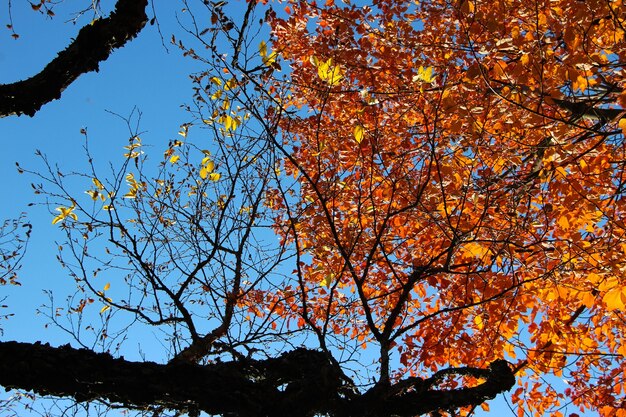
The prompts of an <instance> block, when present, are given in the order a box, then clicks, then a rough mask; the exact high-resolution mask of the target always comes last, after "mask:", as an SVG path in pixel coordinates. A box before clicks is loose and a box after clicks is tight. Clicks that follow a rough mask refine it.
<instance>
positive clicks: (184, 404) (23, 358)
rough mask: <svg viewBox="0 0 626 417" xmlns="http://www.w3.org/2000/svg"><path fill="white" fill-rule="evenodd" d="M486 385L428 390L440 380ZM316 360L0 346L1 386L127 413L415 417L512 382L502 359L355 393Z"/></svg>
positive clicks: (299, 354)
mask: <svg viewBox="0 0 626 417" xmlns="http://www.w3.org/2000/svg"><path fill="white" fill-rule="evenodd" d="M444 374H445V375H452V374H454V375H472V376H476V377H480V378H483V379H484V380H485V382H483V383H482V384H480V385H478V386H475V387H470V388H459V389H454V390H445V389H436V385H437V384H439V382H441V380H442V375H444ZM342 375H343V374H342V372H341V370H340V369H338V368H337V366H336V365H334V364H333V362H332V361H331V360H330V358H329V357H328V356H327V355H326V354H325V353H322V352H319V351H315V350H309V349H296V350H294V351H291V352H287V353H283V354H281V355H280V356H278V357H276V358H270V359H266V360H254V359H242V360H239V361H233V362H215V363H212V364H208V365H204V366H200V365H194V364H189V363H181V362H173V363H170V364H157V363H154V362H131V361H127V360H125V359H124V358H113V357H112V356H111V355H109V354H106V353H95V352H92V351H90V350H86V349H74V348H71V347H70V346H69V345H67V346H61V347H58V348H55V347H51V346H49V345H47V344H41V343H35V344H29V343H18V342H0V385H2V386H4V387H5V388H7V389H21V390H28V391H33V392H35V393H36V394H39V395H50V396H57V397H70V398H73V399H75V400H76V401H93V400H104V401H109V402H113V403H116V404H119V405H122V406H124V407H127V408H132V409H146V408H149V407H159V406H160V407H164V408H168V409H173V410H180V411H186V412H192V413H193V412H196V411H205V412H206V413H208V414H220V415H226V416H313V415H316V414H327V415H331V416H340V417H344V416H345V417H349V416H355V417H356V416H391V415H397V416H406V417H408V416H415V415H420V414H426V413H429V412H433V411H437V410H448V409H455V408H458V407H463V406H471V405H479V404H481V403H482V402H484V401H485V400H486V399H490V398H494V397H495V396H496V395H497V394H499V393H501V392H504V391H507V390H509V389H510V388H511V387H512V386H513V384H514V382H515V377H514V375H513V372H512V370H511V368H510V367H509V366H508V364H507V363H506V362H505V361H496V362H494V363H493V364H492V365H491V366H490V367H489V368H488V369H479V368H450V369H447V370H444V371H439V372H438V373H436V374H435V375H434V376H433V377H431V378H429V379H426V380H423V379H420V378H410V379H408V380H404V381H400V382H398V383H397V384H395V385H388V386H384V387H381V386H376V387H374V388H372V389H370V390H369V391H367V392H365V393H363V394H360V393H357V392H356V390H355V389H354V387H352V386H349V384H348V382H347V380H346V378H344V377H343V376H342Z"/></svg>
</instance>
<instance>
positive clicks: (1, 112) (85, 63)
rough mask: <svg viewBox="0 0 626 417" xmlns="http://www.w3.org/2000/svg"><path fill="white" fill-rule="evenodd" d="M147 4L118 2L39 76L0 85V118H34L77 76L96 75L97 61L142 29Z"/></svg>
mask: <svg viewBox="0 0 626 417" xmlns="http://www.w3.org/2000/svg"><path fill="white" fill-rule="evenodd" d="M147 5H148V0H118V2H117V3H116V5H115V10H114V11H113V12H112V13H111V15H110V16H109V17H107V18H104V19H98V20H95V21H94V22H93V23H92V24H89V25H86V26H84V27H83V28H82V29H81V30H80V31H79V32H78V35H77V36H76V39H74V41H73V42H72V43H71V44H70V45H69V46H68V47H67V48H66V49H64V50H63V51H61V52H59V54H58V56H57V57H56V58H54V59H53V60H52V61H50V63H48V65H46V67H45V68H44V69H43V70H42V71H41V72H40V73H38V74H36V75H34V76H32V77H30V78H28V79H26V80H22V81H17V82H14V83H12V84H2V85H0V117H6V116H10V115H18V116H20V115H22V114H25V115H27V116H34V115H35V113H36V112H37V111H39V109H41V107H42V106H43V105H44V104H46V103H49V102H51V101H53V100H57V99H59V98H60V97H61V93H62V92H63V91H64V90H65V89H66V88H67V87H68V86H69V85H70V84H71V83H73V82H74V81H75V80H76V79H77V78H78V77H79V76H80V75H82V74H84V73H87V72H91V71H96V72H97V71H98V69H99V64H100V62H103V61H105V60H106V59H107V58H108V57H109V55H110V54H111V52H112V51H113V50H114V49H116V48H120V47H122V46H124V44H126V42H128V41H129V40H131V39H133V38H135V37H136V36H137V34H138V33H139V32H140V31H141V29H142V28H143V27H144V26H145V24H146V22H147V21H148V17H147V15H146V7H147Z"/></svg>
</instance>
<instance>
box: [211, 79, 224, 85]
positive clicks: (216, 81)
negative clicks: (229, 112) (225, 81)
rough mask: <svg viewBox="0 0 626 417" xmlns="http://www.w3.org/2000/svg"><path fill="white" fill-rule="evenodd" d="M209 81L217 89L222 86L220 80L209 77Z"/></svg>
mask: <svg viewBox="0 0 626 417" xmlns="http://www.w3.org/2000/svg"><path fill="white" fill-rule="evenodd" d="M210 81H211V82H212V83H213V84H215V85H217V86H218V87H219V86H221V85H222V80H221V79H219V78H217V77H211V80H210Z"/></svg>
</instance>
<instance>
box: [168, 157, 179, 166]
mask: <svg viewBox="0 0 626 417" xmlns="http://www.w3.org/2000/svg"><path fill="white" fill-rule="evenodd" d="M179 159H180V155H172V157H171V158H170V163H171V164H172V165H173V164H175V163H176V162H178V160H179Z"/></svg>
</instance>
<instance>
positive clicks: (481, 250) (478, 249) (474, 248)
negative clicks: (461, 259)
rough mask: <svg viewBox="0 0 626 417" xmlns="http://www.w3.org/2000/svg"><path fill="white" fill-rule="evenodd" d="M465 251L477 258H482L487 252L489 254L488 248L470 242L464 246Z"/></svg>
mask: <svg viewBox="0 0 626 417" xmlns="http://www.w3.org/2000/svg"><path fill="white" fill-rule="evenodd" d="M464 249H465V251H466V252H467V253H469V254H470V255H472V256H475V257H477V258H482V257H483V256H485V254H486V253H487V252H489V249H488V248H486V247H484V246H483V245H481V244H480V243H478V242H470V243H468V244H466V245H465V246H464Z"/></svg>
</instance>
